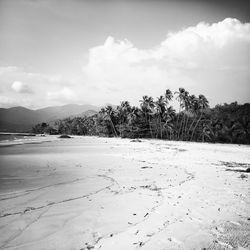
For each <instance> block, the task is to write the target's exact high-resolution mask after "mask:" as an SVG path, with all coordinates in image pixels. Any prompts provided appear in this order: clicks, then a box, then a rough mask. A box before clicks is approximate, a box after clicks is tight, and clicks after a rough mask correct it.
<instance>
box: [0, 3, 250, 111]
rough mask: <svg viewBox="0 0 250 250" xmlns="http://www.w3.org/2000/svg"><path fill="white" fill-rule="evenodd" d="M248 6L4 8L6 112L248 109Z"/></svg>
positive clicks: (0, 31) (0, 33) (0, 26)
mask: <svg viewBox="0 0 250 250" xmlns="http://www.w3.org/2000/svg"><path fill="white" fill-rule="evenodd" d="M247 2H248V1H244V0H237V1H224V0H217V1H216V0H207V1H205V0H204V1H202V0H196V1H195V0H190V1H189V0H68V1H66V0H40V1H39V0H0V107H3V108H9V107H14V106H24V107H27V108H32V109H38V108H42V107H46V106H53V105H64V104H70V103H76V104H92V105H97V106H102V105H105V104H107V103H111V104H119V103H120V102H121V101H123V100H128V101H129V102H130V103H131V104H132V105H139V100H140V99H142V96H143V95H149V96H152V97H153V98H155V99H156V98H157V97H159V96H160V95H163V94H164V92H165V90H166V89H171V90H172V91H173V92H174V91H177V90H178V88H179V87H184V88H185V89H186V90H188V91H189V92H190V94H195V95H198V94H204V95H205V96H206V97H207V98H208V100H209V102H210V106H214V105H216V104H223V103H225V102H227V103H230V102H234V101H238V103H242V104H243V103H246V102H250V8H249V4H248V3H247Z"/></svg>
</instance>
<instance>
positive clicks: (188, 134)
mask: <svg viewBox="0 0 250 250" xmlns="http://www.w3.org/2000/svg"><path fill="white" fill-rule="evenodd" d="M195 118H196V117H194V119H193V121H192V123H191V125H190V127H189V129H188V132H187V135H188V137H189V132H190V131H191V128H192V126H193V124H194V123H195V120H196V119H195ZM190 139H191V137H190Z"/></svg>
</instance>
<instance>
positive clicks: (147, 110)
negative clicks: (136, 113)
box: [140, 95, 155, 138]
mask: <svg viewBox="0 0 250 250" xmlns="http://www.w3.org/2000/svg"><path fill="white" fill-rule="evenodd" d="M140 102H141V109H142V112H143V113H144V114H145V117H146V121H147V122H148V125H149V130H150V134H151V137H152V138H153V132H152V128H151V124H150V116H151V115H153V114H154V107H155V103H154V100H153V98H152V97H150V96H149V97H148V96H146V95H145V96H143V97H142V100H140Z"/></svg>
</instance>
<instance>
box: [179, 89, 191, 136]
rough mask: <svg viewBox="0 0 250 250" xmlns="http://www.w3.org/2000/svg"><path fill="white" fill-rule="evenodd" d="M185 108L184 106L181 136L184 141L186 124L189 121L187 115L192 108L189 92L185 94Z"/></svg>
mask: <svg viewBox="0 0 250 250" xmlns="http://www.w3.org/2000/svg"><path fill="white" fill-rule="evenodd" d="M183 106H184V112H183V124H182V128H181V134H180V136H182V137H181V139H182V140H183V139H184V132H185V124H186V122H187V120H188V115H187V113H188V112H189V107H190V98H189V92H188V91H185V92H184V94H183ZM186 117H187V118H186ZM185 118H186V119H185Z"/></svg>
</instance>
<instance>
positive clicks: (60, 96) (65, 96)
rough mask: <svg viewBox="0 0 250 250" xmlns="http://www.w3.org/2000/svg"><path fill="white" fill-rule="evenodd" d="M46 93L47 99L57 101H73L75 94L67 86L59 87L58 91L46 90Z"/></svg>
mask: <svg viewBox="0 0 250 250" xmlns="http://www.w3.org/2000/svg"><path fill="white" fill-rule="evenodd" d="M47 95H48V98H49V100H52V101H59V102H62V103H63V102H64V101H71V102H72V103H74V101H75V100H76V94H75V93H74V92H73V91H72V90H71V89H69V88H67V87H64V88H63V89H60V90H58V91H53V92H48V94H47Z"/></svg>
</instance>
